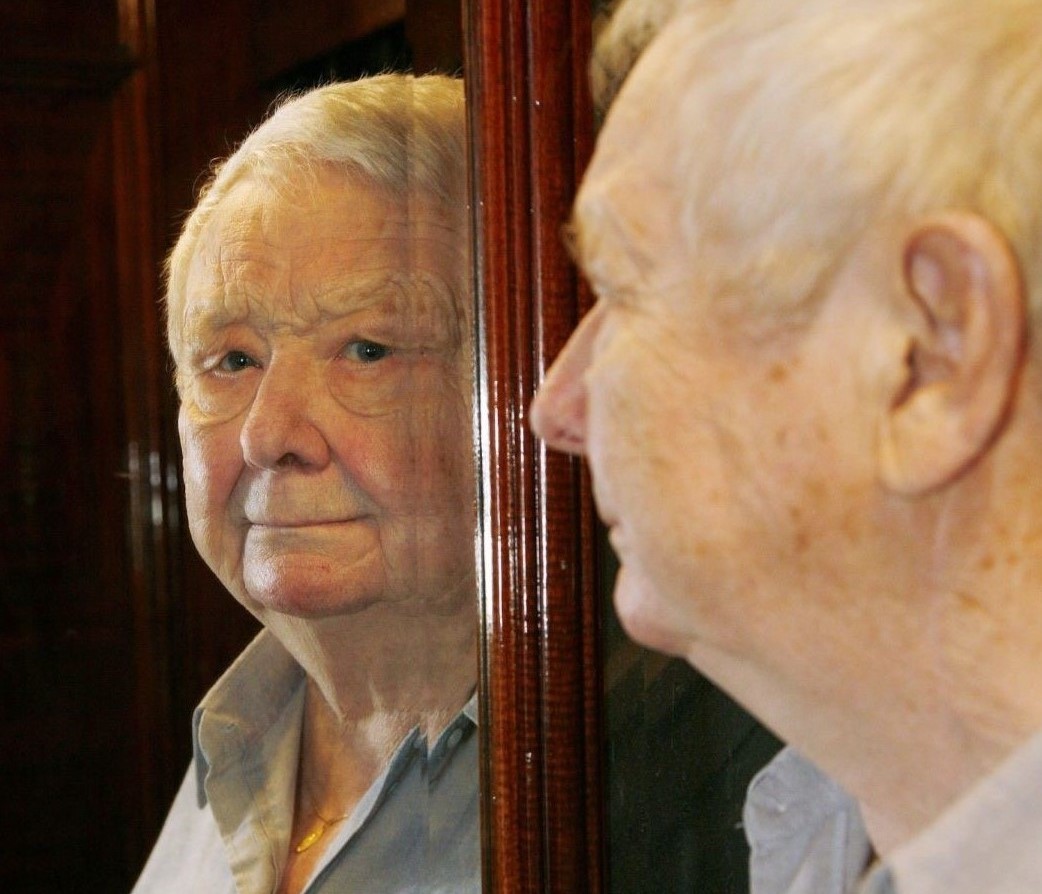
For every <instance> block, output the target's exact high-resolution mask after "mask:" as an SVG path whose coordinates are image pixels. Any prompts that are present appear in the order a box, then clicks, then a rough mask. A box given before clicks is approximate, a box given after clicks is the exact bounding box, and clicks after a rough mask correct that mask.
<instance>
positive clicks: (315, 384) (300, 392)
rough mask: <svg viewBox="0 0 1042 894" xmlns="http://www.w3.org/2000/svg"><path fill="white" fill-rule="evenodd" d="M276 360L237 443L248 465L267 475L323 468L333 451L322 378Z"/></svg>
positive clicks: (297, 364) (268, 371) (264, 376)
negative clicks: (326, 427)
mask: <svg viewBox="0 0 1042 894" xmlns="http://www.w3.org/2000/svg"><path fill="white" fill-rule="evenodd" d="M304 367H305V365H304V364H300V363H296V364H290V363H282V362H280V361H279V360H277V359H273V360H272V361H271V362H270V363H269V365H268V367H267V368H266V369H265V370H264V373H263V376H262V378H261V382H260V385H259V386H258V388H257V391H256V393H255V394H254V397H253V402H252V404H251V405H250V409H249V411H248V412H247V414H246V420H245V422H244V423H243V426H242V430H241V432H240V433H239V441H240V444H241V446H242V455H243V459H245V461H246V463H247V464H248V465H251V466H253V467H255V468H258V469H265V470H268V471H279V470H282V469H287V468H316V469H317V468H322V467H323V466H325V465H326V463H328V462H329V458H330V448H329V443H328V442H327V441H326V437H325V435H324V434H323V420H322V418H321V414H322V412H323V406H324V402H323V401H322V400H321V399H320V398H321V392H322V384H321V381H320V380H319V379H318V373H317V372H313V371H309V370H308V369H306V368H304Z"/></svg>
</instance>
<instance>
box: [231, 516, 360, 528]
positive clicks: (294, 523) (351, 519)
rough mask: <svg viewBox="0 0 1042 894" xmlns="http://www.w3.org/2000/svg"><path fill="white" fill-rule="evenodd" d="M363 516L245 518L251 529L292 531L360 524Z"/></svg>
mask: <svg viewBox="0 0 1042 894" xmlns="http://www.w3.org/2000/svg"><path fill="white" fill-rule="evenodd" d="M363 519H364V516H348V517H345V518H287V519H280V518H264V519H252V518H247V519H246V523H247V524H248V525H249V526H250V527H252V528H278V529H281V530H292V529H296V528H328V527H333V526H335V525H350V524H354V523H356V522H360V521H362V520H363Z"/></svg>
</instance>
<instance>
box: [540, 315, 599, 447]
mask: <svg viewBox="0 0 1042 894" xmlns="http://www.w3.org/2000/svg"><path fill="white" fill-rule="evenodd" d="M600 316H601V312H600V310H599V305H598V306H595V307H594V308H593V310H591V311H590V312H589V313H588V314H587V315H586V316H585V317H584V318H583V320H582V322H581V323H580V324H579V327H578V328H577V329H576V330H575V332H573V333H572V337H571V338H570V339H568V343H567V344H566V345H565V346H564V348H563V349H562V351H561V353H560V354H559V355H558V357H557V360H555V361H554V364H553V366H551V367H550V370H549V372H548V373H547V374H546V379H544V381H543V384H542V387H540V389H539V393H538V394H536V396H535V399H534V400H533V401H532V407H531V409H530V411H529V421H530V424H531V426H532V431H533V432H535V433H536V435H538V436H539V437H540V438H542V439H543V440H544V441H546V443H547V444H549V445H550V446H551V447H553V448H554V449H555V450H561V451H563V452H564V453H576V454H578V453H582V452H583V451H584V449H585V446H586V382H585V380H584V375H583V374H584V373H585V372H586V369H587V367H588V366H589V365H590V357H591V352H592V347H593V339H594V336H595V335H596V333H597V329H598V328H599V326H600Z"/></svg>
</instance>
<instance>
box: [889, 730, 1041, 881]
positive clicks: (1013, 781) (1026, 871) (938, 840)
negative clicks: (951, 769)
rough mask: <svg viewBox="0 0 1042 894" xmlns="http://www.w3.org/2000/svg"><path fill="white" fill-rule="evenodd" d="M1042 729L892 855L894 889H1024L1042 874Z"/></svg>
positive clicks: (891, 868)
mask: <svg viewBox="0 0 1042 894" xmlns="http://www.w3.org/2000/svg"><path fill="white" fill-rule="evenodd" d="M1039 805H1042V732H1040V733H1038V734H1036V735H1035V736H1034V737H1033V738H1032V739H1030V740H1029V741H1028V742H1027V743H1026V744H1025V745H1024V746H1022V747H1021V748H1020V749H1019V750H1018V751H1016V752H1015V753H1014V754H1013V755H1012V756H1011V757H1010V758H1009V759H1007V761H1006V762H1005V763H1003V764H1002V765H1001V766H1000V767H999V768H998V770H996V771H995V772H994V773H992V774H991V775H990V776H988V777H986V778H985V779H983V780H982V781H981V782H979V783H978V784H977V785H975V786H974V787H973V788H972V789H970V791H969V792H968V793H967V794H966V795H964V796H963V797H962V798H961V799H959V800H958V801H956V803H955V804H954V805H952V807H950V808H949V809H948V810H946V811H945V812H944V813H943V814H942V815H941V816H940V818H939V819H938V820H936V821H935V822H934V823H933V824H932V825H931V826H929V827H928V828H927V829H926V831H924V832H923V833H922V834H920V835H918V836H917V837H916V838H914V839H912V840H911V841H910V842H909V843H908V844H906V845H904V846H903V847H901V848H898V849H897V850H896V851H895V852H894V853H893V854H891V855H890V856H889V857H888V858H887V860H886V863H887V866H888V867H889V869H890V871H891V872H892V873H893V876H894V880H895V889H896V890H897V891H899V892H900V891H915V892H917V894H979V892H981V891H987V892H988V894H1019V892H1023V891H1036V890H1038V886H1039V880H1040V879H1042V846H1040V845H1039V842H1040V841H1042V810H1040V809H1039Z"/></svg>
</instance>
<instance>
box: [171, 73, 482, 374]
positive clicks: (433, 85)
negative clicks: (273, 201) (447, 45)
mask: <svg viewBox="0 0 1042 894" xmlns="http://www.w3.org/2000/svg"><path fill="white" fill-rule="evenodd" d="M328 166H333V167H334V168H336V169H338V170H342V171H343V172H344V174H345V175H346V176H350V177H353V178H355V179H361V180H362V181H363V182H365V183H367V184H372V185H374V186H376V187H377V188H380V189H382V190H384V191H385V192H386V193H387V194H388V195H389V196H390V197H391V198H392V199H394V200H397V201H403V202H404V201H408V199H409V197H410V196H417V195H418V196H422V197H425V198H428V199H430V198H433V199H435V200H436V201H438V202H439V203H441V204H442V205H443V206H444V207H446V208H447V209H449V210H452V211H455V210H457V209H458V210H459V213H460V214H462V213H463V210H464V209H465V207H466V203H467V172H466V115H465V106H464V96H463V82H462V81H461V80H459V79H458V78H452V77H448V76H445V75H425V76H423V77H413V76H412V75H405V74H383V75H377V76H374V77H370V78H363V79H361V80H358V81H351V82H343V83H334V84H327V85H325V86H323V87H318V88H316V89H314V90H311V91H309V92H307V93H303V94H299V95H296V96H290V97H288V98H287V99H285V100H283V101H282V102H281V103H280V104H279V105H277V106H276V108H275V110H274V111H273V112H272V113H271V115H269V117H268V118H267V119H266V120H265V121H264V122H263V123H262V124H261V125H260V126H259V127H258V128H257V129H256V130H254V131H253V133H251V134H250V135H249V136H248V137H247V138H246V139H245V140H244V141H243V142H242V144H241V145H240V146H239V148H238V149H237V150H236V151H235V152H234V153H233V154H232V155H231V156H229V157H228V158H227V159H226V160H225V161H223V162H220V163H218V164H217V165H215V166H214V168H213V173H212V175H211V177H210V179H209V181H208V182H207V183H206V185H205V186H204V187H203V188H202V190H201V191H200V195H199V199H198V202H197V204H196V206H195V208H194V210H193V211H192V213H191V214H190V215H189V216H188V219H187V220H186V221H185V223H184V226H183V227H182V229H181V234H180V236H179V238H178V240H177V243H176V244H175V246H174V248H173V250H172V251H171V253H170V256H169V258H168V259H167V268H166V269H167V289H166V307H167V340H168V343H169V344H170V346H171V349H174V348H175V346H176V344H177V343H178V339H179V338H180V327H181V316H182V315H181V313H180V312H179V310H180V309H181V308H182V307H183V305H184V300H185V287H186V283H187V278H188V269H189V266H190V264H191V260H192V257H193V255H194V254H195V251H196V248H197V243H198V240H199V237H200V234H201V233H202V232H203V230H204V228H205V227H206V224H207V223H208V222H209V220H210V219H211V217H212V216H213V213H214V210H215V209H216V208H217V206H218V205H219V204H220V202H221V200H222V199H223V198H224V197H225V196H226V195H227V194H228V192H229V190H230V189H231V188H232V187H233V186H234V185H235V184H236V183H238V182H239V181H241V180H243V179H244V178H246V177H262V178H264V181H265V182H266V183H267V184H269V185H270V186H272V187H273V188H274V189H276V190H279V189H281V188H283V185H296V186H299V184H300V181H301V180H305V181H306V180H307V179H308V178H311V177H313V176H314V172H315V170H316V169H318V168H320V167H323V168H324V167H328ZM174 354H175V356H176V351H174Z"/></svg>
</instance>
